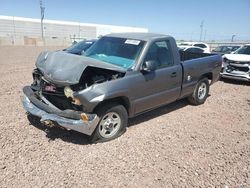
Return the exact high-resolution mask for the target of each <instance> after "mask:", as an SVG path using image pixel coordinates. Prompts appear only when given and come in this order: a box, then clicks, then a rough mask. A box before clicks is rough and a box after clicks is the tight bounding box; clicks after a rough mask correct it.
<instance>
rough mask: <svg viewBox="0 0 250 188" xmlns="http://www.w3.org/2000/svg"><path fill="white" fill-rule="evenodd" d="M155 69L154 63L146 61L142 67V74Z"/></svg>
mask: <svg viewBox="0 0 250 188" xmlns="http://www.w3.org/2000/svg"><path fill="white" fill-rule="evenodd" d="M156 68H157V63H156V61H152V60H151V61H146V62H144V63H143V65H142V72H145V73H149V72H153V71H155V70H156Z"/></svg>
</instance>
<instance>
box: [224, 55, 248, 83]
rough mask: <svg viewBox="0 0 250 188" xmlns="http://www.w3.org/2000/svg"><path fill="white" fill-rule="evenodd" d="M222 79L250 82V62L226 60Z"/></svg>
mask: <svg viewBox="0 0 250 188" xmlns="http://www.w3.org/2000/svg"><path fill="white" fill-rule="evenodd" d="M220 75H221V77H223V78H228V79H235V80H242V81H250V61H235V60H229V59H227V58H224V62H223V67H222V70H221V73H220Z"/></svg>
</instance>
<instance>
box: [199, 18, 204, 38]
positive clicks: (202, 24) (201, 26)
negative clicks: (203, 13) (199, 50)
mask: <svg viewBox="0 0 250 188" xmlns="http://www.w3.org/2000/svg"><path fill="white" fill-rule="evenodd" d="M203 26H204V20H202V21H201V25H200V29H201V31H200V41H201V40H202V32H203Z"/></svg>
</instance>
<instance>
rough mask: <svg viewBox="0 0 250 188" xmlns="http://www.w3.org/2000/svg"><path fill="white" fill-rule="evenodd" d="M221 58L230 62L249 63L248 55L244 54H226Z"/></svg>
mask: <svg viewBox="0 0 250 188" xmlns="http://www.w3.org/2000/svg"><path fill="white" fill-rule="evenodd" d="M223 58H227V59H228V60H231V61H239V62H250V55H245V54H226V55H224V56H223Z"/></svg>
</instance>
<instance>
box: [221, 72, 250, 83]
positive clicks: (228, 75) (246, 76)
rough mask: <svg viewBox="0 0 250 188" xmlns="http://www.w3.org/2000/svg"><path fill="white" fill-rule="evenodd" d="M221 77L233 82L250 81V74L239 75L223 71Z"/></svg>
mask: <svg viewBox="0 0 250 188" xmlns="http://www.w3.org/2000/svg"><path fill="white" fill-rule="evenodd" d="M220 76H221V77H222V78H228V79H233V80H241V81H248V82H249V81H250V75H249V74H245V73H243V74H239V73H238V74H237V73H233V72H232V73H228V72H226V71H223V72H221V73H220Z"/></svg>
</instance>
